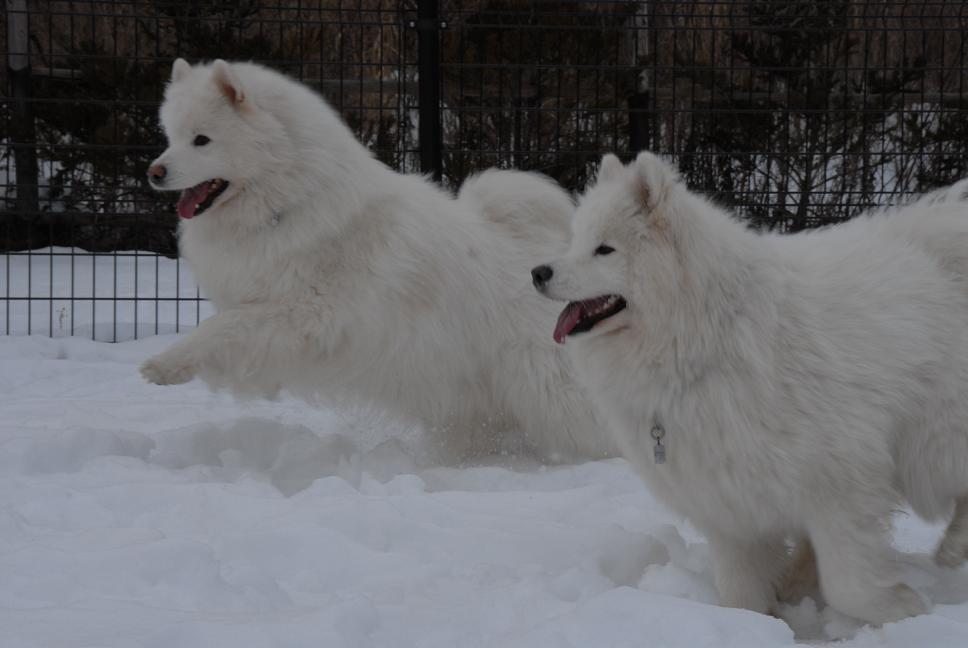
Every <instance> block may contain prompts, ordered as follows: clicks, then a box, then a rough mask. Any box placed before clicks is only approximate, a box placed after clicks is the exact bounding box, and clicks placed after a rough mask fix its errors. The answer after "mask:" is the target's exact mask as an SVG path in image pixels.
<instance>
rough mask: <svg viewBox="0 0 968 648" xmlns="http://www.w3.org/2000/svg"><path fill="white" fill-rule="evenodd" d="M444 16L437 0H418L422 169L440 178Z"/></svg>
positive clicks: (437, 179) (435, 178)
mask: <svg viewBox="0 0 968 648" xmlns="http://www.w3.org/2000/svg"><path fill="white" fill-rule="evenodd" d="M444 26H445V25H444V23H443V22H442V21H441V20H440V14H439V12H438V8H437V0H419V2H418V3H417V22H416V24H415V27H416V28H417V71H418V74H419V79H418V85H419V91H418V94H419V101H420V110H419V114H420V145H419V148H420V170H421V171H422V172H423V173H432V174H433V178H434V180H435V181H437V182H440V178H441V172H442V166H443V165H442V159H441V157H442V156H441V149H442V147H443V138H442V136H441V121H440V120H441V114H440V30H441V29H442V28H443V27H444Z"/></svg>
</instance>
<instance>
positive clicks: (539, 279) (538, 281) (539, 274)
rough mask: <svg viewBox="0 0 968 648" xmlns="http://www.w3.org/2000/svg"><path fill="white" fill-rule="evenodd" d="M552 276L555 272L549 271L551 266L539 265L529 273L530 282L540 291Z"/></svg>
mask: <svg viewBox="0 0 968 648" xmlns="http://www.w3.org/2000/svg"><path fill="white" fill-rule="evenodd" d="M554 274H555V271H554V270H552V269H551V266H546V265H540V266H538V267H537V268H535V269H533V270H532V271H531V280H532V281H533V282H534V287H535V288H537V289H538V290H541V289H542V288H544V285H545V284H546V283H548V280H549V279H551V277H552V275H554Z"/></svg>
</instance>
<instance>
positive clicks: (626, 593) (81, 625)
mask: <svg viewBox="0 0 968 648" xmlns="http://www.w3.org/2000/svg"><path fill="white" fill-rule="evenodd" d="M151 263H154V261H153V260H152V261H151ZM162 263H163V264H164V263H168V262H166V261H162ZM55 270H56V268H55ZM166 272H167V271H166ZM55 274H58V273H57V272H55ZM58 276H59V275H58ZM106 276H110V275H106ZM82 278H83V279H85V280H89V279H90V277H87V276H84V277H82ZM15 280H16V281H20V278H19V277H18V278H16V279H15ZM0 285H3V282H0ZM188 285H189V286H190V282H189V284H188ZM55 289H59V288H58V287H57V286H56V285H55ZM186 289H188V288H186ZM132 313H133V311H132ZM94 315H95V318H93V319H91V320H90V321H88V322H87V323H86V324H83V323H82V325H91V326H93V324H94V323H95V322H98V326H97V328H89V329H85V331H84V332H83V334H84V335H86V336H87V337H90V335H91V332H92V331H97V330H107V329H102V327H105V326H107V327H111V326H113V323H109V322H110V320H98V319H96V317H100V316H101V314H100V313H99V312H98V313H94ZM18 317H19V316H18ZM79 317H80V316H79ZM13 319H14V324H15V325H16V326H14V327H13V328H14V330H17V326H20V325H22V324H23V322H22V321H20V320H18V319H17V317H14V318H13ZM162 324H164V325H165V326H171V327H172V328H173V324H174V321H173V320H172V321H168V322H162ZM120 329H121V330H127V331H131V332H133V322H132V321H131V320H125V319H123V318H122V319H121V321H120ZM173 339H174V336H173V335H166V336H150V337H147V338H145V339H141V340H138V341H129V342H123V343H119V344H108V343H103V342H94V341H91V340H90V339H83V338H80V337H73V338H72V337H59V338H53V339H51V338H47V337H39V336H33V337H27V336H0V646H2V647H3V648H23V647H28V646H29V647H44V648H56V647H65V648H66V647H70V648H89V647H90V648H93V647H98V648H102V647H125V648H128V647H141V646H144V647H151V648H171V647H174V646H178V647H179V648H182V647H194V646H199V647H202V646H204V647H221V646H232V647H233V648H236V647H248V646H252V647H259V648H265V647H269V646H286V647H290V646H293V647H300V646H306V647H310V646H311V647H313V648H319V647H326V648H330V647H341V646H347V647H365V646H375V647H376V646H381V647H382V646H385V647H394V648H395V647H408V646H414V647H416V646H420V647H437V646H439V647H441V648H445V647H446V648H452V647H464V646H468V647H482V648H484V647H487V648H491V647H504V646H508V647H517V646H520V647H522V648H524V647H527V648H540V647H545V646H547V647H556V648H557V647H576V648H578V647H585V646H589V647H595V648H598V647H612V646H614V647H623V648H624V647H633V646H668V647H674V646H683V647H686V646H688V647H690V648H694V647H697V646H717V647H726V646H743V647H761V646H764V647H766V646H790V645H795V644H797V643H809V644H825V643H827V642H829V641H831V640H835V639H845V641H843V642H841V643H838V645H843V646H897V647H902V646H903V647H909V646H919V647H924V646H952V647H955V646H959V647H962V646H968V569H961V570H959V571H947V572H944V571H941V570H938V569H936V568H934V567H933V566H931V564H930V562H929V560H928V558H927V556H926V553H927V552H929V551H930V549H931V548H932V546H933V544H934V543H935V542H936V540H937V538H938V535H939V534H940V531H941V529H940V528H939V527H937V526H931V525H926V524H924V523H922V522H920V521H919V520H917V519H916V518H914V517H913V516H910V515H901V516H899V518H898V525H897V526H898V532H897V545H898V547H899V548H900V549H902V550H903V551H905V552H908V555H907V556H906V557H905V562H906V563H908V564H909V566H908V571H909V572H910V577H911V579H912V583H913V584H914V585H916V586H918V587H919V588H920V589H921V591H923V592H924V593H925V594H926V595H927V596H928V597H929V598H930V599H931V600H932V601H933V602H934V609H933V611H932V613H931V614H929V615H926V616H923V617H919V618H915V619H909V620H906V621H903V622H901V623H896V624H890V625H887V626H885V627H883V628H870V627H864V626H861V625H860V624H858V623H857V622H855V621H853V620H851V619H848V618H845V617H843V616H841V615H839V614H837V613H835V612H833V611H832V610H830V609H829V608H826V607H825V606H823V605H822V603H821V604H820V605H819V609H818V604H817V603H816V602H814V601H813V600H812V599H807V600H805V601H803V602H802V603H800V604H799V605H797V606H792V607H788V608H786V609H785V610H784V614H783V616H784V619H785V620H780V619H776V618H772V617H768V616H763V615H758V614H753V613H750V612H746V611H743V610H733V609H725V608H721V607H718V606H717V605H716V603H717V596H716V593H715V591H714V588H713V585H712V576H711V570H710V562H709V555H708V550H707V547H706V545H705V543H704V541H703V540H702V538H701V537H700V536H698V535H697V534H696V533H695V532H694V531H693V530H692V529H690V527H689V526H688V525H687V524H686V523H684V522H683V521H682V520H681V519H679V518H678V517H676V516H674V515H671V514H670V513H668V512H667V511H666V510H665V509H664V508H663V507H662V506H660V505H659V504H657V503H656V502H655V501H654V500H653V499H652V498H651V497H650V496H649V494H648V493H647V492H646V491H645V489H644V487H643V486H642V485H641V483H640V482H639V481H638V479H637V478H636V477H635V476H634V475H633V474H632V472H631V471H630V470H629V468H628V466H627V465H626V463H625V462H624V461H621V460H611V461H599V462H590V463H585V464H582V465H576V466H558V467H545V466H538V465H534V464H530V463H527V462H522V461H519V462H514V463H509V462H507V461H503V462H502V461H495V462H491V463H488V464H482V465H476V466H459V467H458V466H449V467H448V466H433V465H427V464H426V463H425V461H424V460H423V459H422V457H423V456H424V455H423V453H421V452H420V441H421V437H420V434H419V430H410V429H406V428H404V427H401V426H400V425H398V424H396V423H394V422H393V421H390V420H387V419H386V418H384V417H381V416H379V415H377V414H374V413H369V412H361V411H350V410H346V411H344V410H332V409H327V410H320V409H313V408H310V407H308V406H306V405H303V404H301V403H299V402H294V401H280V402H273V403H268V402H251V403H239V402H236V401H234V400H232V399H231V398H229V397H227V396H224V395H215V394H212V393H210V392H209V391H208V390H207V389H206V388H205V387H204V386H203V385H201V384H199V383H197V382H195V383H191V384H188V385H184V386H180V387H170V388H161V387H152V386H149V385H147V384H144V383H143V382H142V380H141V378H140V377H139V376H138V373H137V365H138V363H139V362H140V361H141V360H142V359H143V358H145V357H147V356H148V355H149V354H151V353H153V352H156V351H158V350H159V349H161V348H163V347H164V346H166V345H168V344H170V343H171V342H172V340H173Z"/></svg>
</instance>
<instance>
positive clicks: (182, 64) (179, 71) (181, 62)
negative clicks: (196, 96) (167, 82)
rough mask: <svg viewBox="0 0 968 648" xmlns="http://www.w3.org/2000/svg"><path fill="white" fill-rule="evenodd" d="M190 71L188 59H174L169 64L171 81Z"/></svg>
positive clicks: (186, 74)
mask: <svg viewBox="0 0 968 648" xmlns="http://www.w3.org/2000/svg"><path fill="white" fill-rule="evenodd" d="M191 71H192V66H191V65H189V64H188V61H186V60H185V59H183V58H177V59H175V62H174V63H172V64H171V82H172V83H174V82H175V81H179V80H181V79H184V78H185V77H186V76H188V73H189V72H191Z"/></svg>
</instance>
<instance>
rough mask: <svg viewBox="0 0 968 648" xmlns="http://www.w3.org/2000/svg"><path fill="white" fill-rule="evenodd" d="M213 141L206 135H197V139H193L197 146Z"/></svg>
mask: <svg viewBox="0 0 968 648" xmlns="http://www.w3.org/2000/svg"><path fill="white" fill-rule="evenodd" d="M211 141H212V140H210V139H208V138H207V137H205V136H204V135H196V136H195V139H194V140H193V141H192V144H194V145H195V146H205V145H206V144H208V143H209V142H211Z"/></svg>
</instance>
